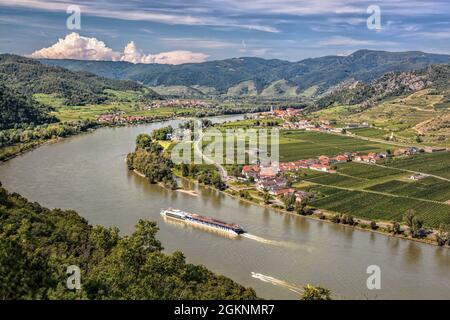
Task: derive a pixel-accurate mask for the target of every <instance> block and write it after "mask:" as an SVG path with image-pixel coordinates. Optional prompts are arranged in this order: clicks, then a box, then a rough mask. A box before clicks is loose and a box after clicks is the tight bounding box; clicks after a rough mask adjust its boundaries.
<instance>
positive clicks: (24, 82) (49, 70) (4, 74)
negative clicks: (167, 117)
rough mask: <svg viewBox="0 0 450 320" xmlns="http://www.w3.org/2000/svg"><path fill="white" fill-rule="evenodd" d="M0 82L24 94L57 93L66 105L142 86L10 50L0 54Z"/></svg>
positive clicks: (90, 101)
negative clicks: (46, 61) (24, 55)
mask: <svg viewBox="0 0 450 320" xmlns="http://www.w3.org/2000/svg"><path fill="white" fill-rule="evenodd" d="M0 83H2V84H4V85H6V86H7V87H9V88H11V89H14V90H16V91H18V92H20V93H22V94H25V95H32V94H36V93H45V94H56V95H57V96H59V97H61V98H63V99H64V103H65V104H67V105H86V104H101V103H104V102H105V101H106V100H107V99H108V95H107V94H106V93H105V92H104V91H105V90H106V89H113V90H134V91H136V90H142V89H143V86H142V85H141V84H139V83H137V82H135V81H130V80H116V79H108V78H105V77H100V76H97V75H94V74H92V73H89V72H86V71H81V72H73V71H70V70H67V69H64V68H61V67H55V66H49V65H46V64H43V63H40V62H39V61H36V60H33V59H29V58H25V57H21V56H17V55H10V54H1V55H0ZM154 94H155V96H157V94H156V93H154Z"/></svg>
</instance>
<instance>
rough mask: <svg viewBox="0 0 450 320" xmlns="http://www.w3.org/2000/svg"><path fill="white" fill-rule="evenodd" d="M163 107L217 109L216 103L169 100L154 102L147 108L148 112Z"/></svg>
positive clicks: (193, 100)
mask: <svg viewBox="0 0 450 320" xmlns="http://www.w3.org/2000/svg"><path fill="white" fill-rule="evenodd" d="M161 107H172V108H181V109H191V108H192V109H196V108H199V109H205V108H206V109H209V108H215V107H217V104H216V103H212V102H206V101H204V100H199V99H168V100H164V101H154V102H152V103H151V104H150V105H148V106H146V107H145V109H146V110H150V109H154V108H161Z"/></svg>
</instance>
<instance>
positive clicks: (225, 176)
mask: <svg viewBox="0 0 450 320" xmlns="http://www.w3.org/2000/svg"><path fill="white" fill-rule="evenodd" d="M202 138H203V133H200V135H199V137H198V139H197V140H195V141H194V148H195V150H194V152H197V153H198V154H201V155H202V159H203V160H204V161H205V163H207V164H213V165H215V166H216V168H217V169H218V170H219V174H220V177H221V178H222V180H223V181H228V179H229V177H228V172H227V170H225V168H224V167H223V166H222V165H221V164H219V163H217V162H215V161H214V160H213V159H211V158H210V157H208V156H207V155H205V154H204V153H203V149H202V147H201V146H200V143H201V142H202Z"/></svg>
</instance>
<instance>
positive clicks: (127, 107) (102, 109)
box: [34, 90, 198, 122]
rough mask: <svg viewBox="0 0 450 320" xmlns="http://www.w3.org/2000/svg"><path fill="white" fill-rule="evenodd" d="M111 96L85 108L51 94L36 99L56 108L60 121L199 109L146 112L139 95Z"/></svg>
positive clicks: (112, 92) (120, 93)
mask: <svg viewBox="0 0 450 320" xmlns="http://www.w3.org/2000/svg"><path fill="white" fill-rule="evenodd" d="M106 91H107V93H108V94H109V95H110V96H111V100H112V101H111V102H110V103H106V104H97V105H85V106H65V105H64V103H63V99H62V98H58V97H56V96H54V95H49V94H35V95H34V98H35V99H36V100H37V101H39V102H41V103H44V104H46V105H49V106H51V107H53V108H54V111H53V112H51V114H52V115H54V116H55V117H57V118H58V119H59V120H60V121H62V122H64V121H75V120H94V119H96V118H97V117H98V116H99V115H101V114H105V113H110V112H113V111H114V112H116V111H123V112H125V114H126V115H128V116H154V117H166V116H176V115H178V114H182V115H186V114H187V115H189V114H192V115H194V114H195V113H196V112H197V111H198V110H197V109H182V108H175V107H161V108H154V109H150V110H145V109H144V108H143V106H142V104H141V103H139V102H138V95H137V93H136V92H134V91H115V90H106Z"/></svg>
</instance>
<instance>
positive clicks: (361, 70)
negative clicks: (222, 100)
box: [40, 50, 450, 97]
mask: <svg viewBox="0 0 450 320" xmlns="http://www.w3.org/2000/svg"><path fill="white" fill-rule="evenodd" d="M40 61H41V62H42V63H45V64H48V65H52V66H59V67H64V68H67V69H70V70H73V71H89V72H92V73H95V74H97V75H99V76H103V77H111V78H115V79H130V80H136V81H139V82H141V83H143V84H145V85H148V86H152V87H162V86H165V87H171V86H172V87H173V86H186V87H195V86H199V87H205V88H213V89H214V90H212V91H216V92H217V93H218V94H223V95H225V94H227V93H230V94H232V95H236V94H237V95H242V96H247V95H249V92H250V94H251V95H254V94H255V91H256V94H257V95H261V93H263V92H264V95H263V96H266V97H267V96H268V93H271V94H274V95H275V96H276V97H280V96H281V97H288V96H290V97H300V96H311V92H312V93H313V95H314V96H318V95H320V94H322V93H324V92H326V91H327V90H328V89H330V88H332V87H333V86H336V85H338V84H340V83H342V82H354V81H360V82H363V83H369V82H371V81H373V80H375V79H377V78H379V77H380V76H382V75H384V74H385V73H388V72H404V71H412V70H417V69H421V68H424V67H426V66H428V65H430V64H445V63H450V55H441V54H429V53H424V52H419V51H409V52H386V51H371V50H359V51H356V52H354V53H352V54H350V55H348V56H326V57H319V58H311V59H305V60H301V61H298V62H289V61H283V60H276V59H272V60H266V59H261V58H252V57H243V58H233V59H226V60H219V61H207V62H203V63H196V64H193V63H191V64H183V65H162V64H132V63H128V62H111V61H80V60H45V59H44V60H40ZM281 80H283V83H282V84H281V83H280V82H279V81H281ZM250 82H251V84H250ZM249 84H250V89H251V90H250V91H249ZM287 86H288V87H289V88H287ZM283 87H284V88H283ZM230 88H233V89H232V90H231V91H230ZM240 88H241V89H242V88H244V89H243V90H240ZM245 88H247V89H245ZM253 88H254V89H253ZM291 88H295V90H292V89H291ZM183 90H184V91H186V89H183ZM210 91H211V90H210ZM293 91H294V92H295V94H293Z"/></svg>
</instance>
